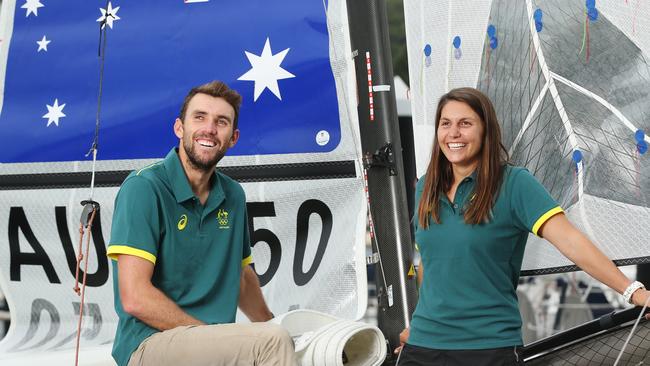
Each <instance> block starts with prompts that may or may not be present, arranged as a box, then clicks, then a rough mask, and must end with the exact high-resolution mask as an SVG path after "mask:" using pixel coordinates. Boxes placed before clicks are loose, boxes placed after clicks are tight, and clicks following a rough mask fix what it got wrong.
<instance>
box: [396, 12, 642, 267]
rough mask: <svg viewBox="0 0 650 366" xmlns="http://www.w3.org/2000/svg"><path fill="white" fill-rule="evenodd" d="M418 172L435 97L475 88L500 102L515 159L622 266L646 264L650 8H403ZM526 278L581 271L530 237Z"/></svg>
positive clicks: (424, 156) (499, 112) (425, 159)
mask: <svg viewBox="0 0 650 366" xmlns="http://www.w3.org/2000/svg"><path fill="white" fill-rule="evenodd" d="M405 17H406V31H407V40H408V45H409V75H410V79H411V96H412V110H413V120H414V130H415V135H416V136H426V138H424V139H422V140H419V141H416V157H417V159H418V161H417V163H418V164H417V167H418V171H419V173H420V174H419V175H421V174H423V173H424V169H425V168H426V163H427V162H428V159H429V157H430V150H431V143H432V139H433V136H434V131H433V126H434V118H435V116H434V115H435V110H436V105H437V99H438V98H439V97H440V96H441V95H442V94H444V93H445V92H446V91H448V90H450V89H452V88H455V87H461V86H472V87H477V88H478V89H480V90H482V91H483V92H485V93H486V94H487V95H488V96H489V97H490V99H491V100H492V101H493V102H494V104H495V107H496V111H497V115H498V118H499V121H500V124H501V128H502V135H503V140H504V144H505V146H506V148H507V149H508V150H509V153H510V156H511V161H512V162H513V163H514V164H516V165H520V166H525V167H527V168H528V169H529V170H530V171H531V172H532V173H533V174H534V175H535V176H536V177H537V178H538V180H539V181H540V182H542V184H543V185H544V186H545V187H546V188H547V189H548V190H549V192H550V193H551V195H552V196H553V197H554V198H555V199H556V200H557V201H558V202H559V203H560V205H561V206H562V207H563V208H564V210H565V211H566V214H567V215H568V217H569V219H570V220H571V221H572V222H573V223H574V224H575V225H576V226H577V227H579V228H580V229H581V230H582V231H583V232H585V233H586V234H587V235H588V236H589V237H590V238H591V239H592V240H593V241H594V242H595V243H596V245H598V247H599V248H600V249H601V250H603V252H605V254H607V255H608V256H609V257H610V258H612V259H614V260H615V262H616V263H617V264H618V265H627V264H638V263H646V262H648V261H649V260H650V257H649V256H650V247H649V246H648V241H647V238H648V237H649V236H648V235H649V234H650V225H649V224H650V206H649V205H650V196H649V195H650V172H649V170H648V155H647V154H646V152H647V146H648V143H649V142H650V138H649V137H648V135H647V134H646V132H647V131H650V118H648V117H649V116H650V96H649V95H648V93H647V90H649V88H650V65H649V64H648V60H649V57H650V37H649V34H648V30H649V29H650V4H648V3H647V2H643V1H634V0H631V1H597V2H596V1H586V2H585V1H581V0H573V1H559V0H557V1H555V0H538V1H533V0H526V1H525V0H521V1H497V0H494V1H438V2H435V3H432V2H427V1H413V2H407V3H405ZM522 269H523V274H541V273H553V272H563V271H568V270H573V269H575V267H573V266H572V263H571V262H570V261H569V260H568V259H566V258H564V257H563V256H562V255H561V254H560V253H559V252H558V251H557V250H556V249H555V247H553V246H552V245H549V244H548V243H546V242H545V241H543V239H540V238H537V237H535V236H533V235H531V237H530V239H529V241H528V244H527V248H526V254H525V257H524V263H523V268H522Z"/></svg>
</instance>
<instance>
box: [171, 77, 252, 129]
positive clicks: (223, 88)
mask: <svg viewBox="0 0 650 366" xmlns="http://www.w3.org/2000/svg"><path fill="white" fill-rule="evenodd" d="M197 94H207V95H209V96H211V97H217V98H223V99H224V100H225V101H226V102H228V104H230V105H231V106H232V108H233V109H234V110H235V120H234V121H233V129H237V120H238V119H239V106H240V105H241V100H242V98H241V95H239V93H237V91H235V90H234V89H230V88H229V87H228V85H226V83H224V82H222V81H219V80H214V81H211V82H209V83H206V84H203V85H199V86H195V87H194V88H192V89H191V90H190V91H189V93H187V95H186V96H185V100H183V106H182V107H181V113H180V116H179V118H180V120H181V122H185V113H186V112H187V105H188V104H190V100H191V99H192V97H194V96H195V95H197Z"/></svg>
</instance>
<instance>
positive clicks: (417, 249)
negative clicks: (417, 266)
mask: <svg viewBox="0 0 650 366" xmlns="http://www.w3.org/2000/svg"><path fill="white" fill-rule="evenodd" d="M415 250H416V251H417V252H419V251H420V247H419V246H418V243H415Z"/></svg>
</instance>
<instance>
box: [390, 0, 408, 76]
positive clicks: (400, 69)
mask: <svg viewBox="0 0 650 366" xmlns="http://www.w3.org/2000/svg"><path fill="white" fill-rule="evenodd" d="M386 10H387V14H388V29H389V36H390V50H391V55H392V57H393V73H394V74H395V76H397V75H399V76H400V77H401V78H402V79H404V81H405V82H406V84H408V83H409V69H408V58H407V52H406V29H405V26H404V4H403V0H387V2H386Z"/></svg>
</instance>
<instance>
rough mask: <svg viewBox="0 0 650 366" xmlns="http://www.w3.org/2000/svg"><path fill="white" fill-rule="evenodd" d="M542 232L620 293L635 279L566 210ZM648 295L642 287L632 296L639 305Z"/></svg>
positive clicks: (580, 265)
mask: <svg viewBox="0 0 650 366" xmlns="http://www.w3.org/2000/svg"><path fill="white" fill-rule="evenodd" d="M539 234H540V236H542V237H544V238H545V239H546V240H548V241H549V242H551V244H553V245H554V246H555V247H556V248H557V249H558V250H559V251H560V252H561V253H562V254H564V256H566V257H567V258H569V259H570V260H571V261H572V262H573V263H575V264H576V265H577V266H578V267H580V268H581V269H582V270H583V271H585V272H587V273H588V274H590V275H591V276H592V277H594V278H595V279H597V280H598V281H600V282H602V283H604V284H605V285H607V286H609V287H611V288H612V289H614V290H615V291H616V292H618V293H619V294H622V293H623V292H624V291H625V289H626V288H627V287H628V286H629V285H630V284H631V283H632V281H631V280H630V279H628V278H627V277H625V275H624V274H623V272H621V271H620V270H619V269H618V267H616V266H615V265H614V263H613V262H612V261H611V260H610V259H609V258H607V256H605V254H603V252H601V251H600V249H598V247H596V246H595V245H594V244H593V243H592V242H591V240H589V238H587V236H586V235H585V234H583V233H582V232H581V231H580V230H578V229H577V228H576V227H575V226H573V224H571V222H569V220H568V219H567V217H566V216H565V215H564V214H563V213H559V214H557V215H555V216H553V217H551V218H550V219H548V221H546V223H544V225H543V226H542V227H541V228H540V230H539ZM648 297H650V292H648V291H647V290H644V289H640V290H637V291H636V292H634V294H633V296H632V300H633V302H634V304H635V305H638V306H643V305H644V304H645V302H646V300H647V299H648Z"/></svg>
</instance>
